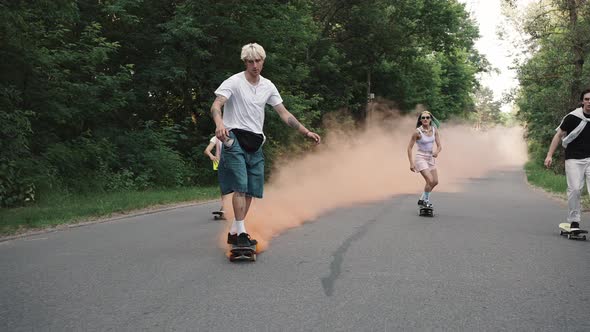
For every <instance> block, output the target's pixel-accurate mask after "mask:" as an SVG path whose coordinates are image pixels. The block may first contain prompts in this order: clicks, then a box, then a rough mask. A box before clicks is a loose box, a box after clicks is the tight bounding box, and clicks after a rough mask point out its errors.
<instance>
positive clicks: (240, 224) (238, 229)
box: [235, 220, 246, 235]
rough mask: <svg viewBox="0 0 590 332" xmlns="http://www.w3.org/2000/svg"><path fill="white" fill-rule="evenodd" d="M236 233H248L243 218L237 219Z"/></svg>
mask: <svg viewBox="0 0 590 332" xmlns="http://www.w3.org/2000/svg"><path fill="white" fill-rule="evenodd" d="M235 223H236V233H238V235H240V234H242V233H246V226H245V225H244V221H243V220H236V221H235Z"/></svg>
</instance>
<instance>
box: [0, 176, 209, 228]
mask: <svg viewBox="0 0 590 332" xmlns="http://www.w3.org/2000/svg"><path fill="white" fill-rule="evenodd" d="M218 197H219V187H217V186H215V187H193V188H176V189H162V190H148V191H127V192H116V193H100V194H89V195H83V196H80V195H63V194H57V193H55V194H52V195H51V196H49V197H47V198H46V199H45V200H44V201H42V202H38V203H36V204H35V205H30V206H27V207H21V208H14V209H0V236H8V235H14V234H18V233H23V232H26V231H29V230H33V229H41V228H48V227H53V226H57V225H60V224H70V223H76V222H82V221H88V220H92V219H96V218H104V217H110V216H112V215H113V214H116V213H123V212H129V211H133V210H140V209H145V208H149V207H153V206H157V205H165V204H172V203H181V202H191V201H207V200H211V199H216V198H218Z"/></svg>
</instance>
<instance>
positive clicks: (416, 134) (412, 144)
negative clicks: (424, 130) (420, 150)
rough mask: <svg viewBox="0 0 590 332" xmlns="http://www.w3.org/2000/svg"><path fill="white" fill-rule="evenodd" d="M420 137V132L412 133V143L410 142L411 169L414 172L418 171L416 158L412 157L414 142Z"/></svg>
mask: <svg viewBox="0 0 590 332" xmlns="http://www.w3.org/2000/svg"><path fill="white" fill-rule="evenodd" d="M417 139H418V132H415V133H413V134H412V137H411V138H410V143H409V144H408V160H409V161H410V170H411V171H412V172H415V171H416V166H415V165H414V158H413V157H412V149H413V148H414V143H416V140H417Z"/></svg>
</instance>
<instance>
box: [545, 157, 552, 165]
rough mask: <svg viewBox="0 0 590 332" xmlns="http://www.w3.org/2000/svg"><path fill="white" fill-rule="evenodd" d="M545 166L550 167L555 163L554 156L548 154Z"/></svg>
mask: <svg viewBox="0 0 590 332" xmlns="http://www.w3.org/2000/svg"><path fill="white" fill-rule="evenodd" d="M544 164H545V167H547V168H549V167H551V164H553V157H551V156H548V157H547V158H545V163H544Z"/></svg>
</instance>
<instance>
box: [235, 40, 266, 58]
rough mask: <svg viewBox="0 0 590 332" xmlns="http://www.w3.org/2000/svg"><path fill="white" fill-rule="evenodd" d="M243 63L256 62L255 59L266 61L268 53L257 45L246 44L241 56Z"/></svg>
mask: <svg viewBox="0 0 590 332" xmlns="http://www.w3.org/2000/svg"><path fill="white" fill-rule="evenodd" d="M240 59H242V61H246V60H255V59H262V60H264V59H266V52H264V48H262V46H260V45H258V44H257V43H250V44H246V45H244V46H243V47H242V55H241V56H240Z"/></svg>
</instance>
